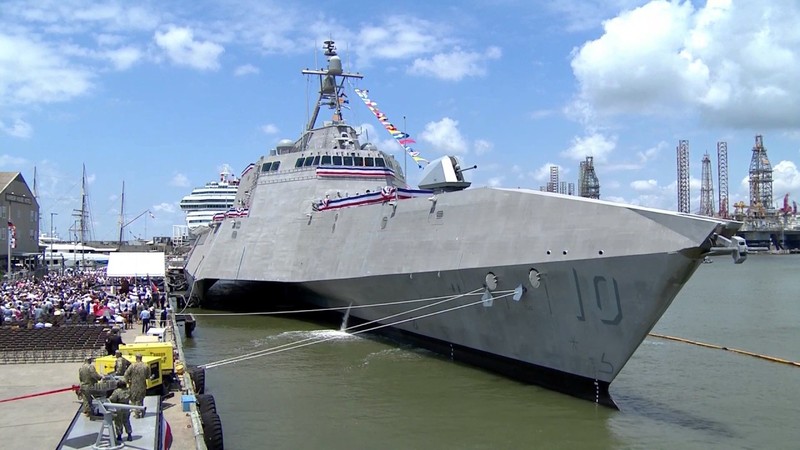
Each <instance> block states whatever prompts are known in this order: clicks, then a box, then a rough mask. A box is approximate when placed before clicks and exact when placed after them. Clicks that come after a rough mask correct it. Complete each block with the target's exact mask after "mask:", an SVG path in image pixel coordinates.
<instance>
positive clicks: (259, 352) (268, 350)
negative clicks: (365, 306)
mask: <svg viewBox="0 0 800 450" xmlns="http://www.w3.org/2000/svg"><path fill="white" fill-rule="evenodd" d="M480 291H482V288H479V289H475V290H473V291H470V292H467V293H464V294H458V295H456V296H449V297H447V298H445V299H444V300H441V301H438V302H436V303H431V304H429V305H425V306H420V307H418V308H415V309H412V310H409V311H406V312H405V313H400V314H395V316H397V315H402V314H408V313H411V312H414V311H418V310H420V309H425V308H430V307H432V306H436V305H439V304H441V303H444V302H447V301H452V300H456V299H459V298H462V297H465V296H467V295H475V294H477V293H478V292H480ZM431 298H434V299H439V298H443V297H431ZM391 317H393V316H388V317H383V318H381V319H375V320H371V321H369V322H366V323H363V324H359V325H353V326H352V327H347V328H345V329H344V330H342V331H348V330H350V329H352V328H357V327H359V326H364V325H368V324H372V323H375V322H379V321H381V320H386V319H388V318H391ZM316 339H317V338H314V337H310V338H305V339H301V340H299V341H294V342H287V343H286V344H281V345H278V346H276V347H270V348H265V349H262V350H257V351H255V352H251V353H245V354H244V355H238V356H232V357H230V358H225V359H222V360H219V361H216V362H213V363H209V364H206V365H204V366H201V367H204V368H208V367H207V366H209V365H211V366H212V367H214V366H216V365H219V364H221V363H228V362H236V361H238V360H239V358H242V357H247V356H254V357H255V356H260V355H261V353H265V354H269V353H270V352H273V351H275V350H278V349H281V348H285V347H291V348H295V346H297V345H299V344H302V343H304V342H308V341H314V340H316Z"/></svg>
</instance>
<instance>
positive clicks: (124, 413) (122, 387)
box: [108, 380, 133, 441]
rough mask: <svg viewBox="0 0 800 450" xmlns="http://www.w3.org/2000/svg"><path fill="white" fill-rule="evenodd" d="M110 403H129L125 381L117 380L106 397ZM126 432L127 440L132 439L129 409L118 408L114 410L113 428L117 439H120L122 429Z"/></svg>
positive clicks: (129, 397) (128, 393)
mask: <svg viewBox="0 0 800 450" xmlns="http://www.w3.org/2000/svg"><path fill="white" fill-rule="evenodd" d="M108 401H109V402H111V403H122V404H126V405H127V404H129V403H130V401H131V393H130V391H128V385H127V384H126V383H125V381H123V380H120V381H118V382H117V388H116V389H114V392H112V393H111V396H110V397H108ZM123 428H124V429H125V432H126V433H128V440H129V441H130V440H133V438H132V437H131V433H132V428H131V411H130V410H129V409H118V410H117V411H114V429H115V430H116V432H117V441H122V430H123Z"/></svg>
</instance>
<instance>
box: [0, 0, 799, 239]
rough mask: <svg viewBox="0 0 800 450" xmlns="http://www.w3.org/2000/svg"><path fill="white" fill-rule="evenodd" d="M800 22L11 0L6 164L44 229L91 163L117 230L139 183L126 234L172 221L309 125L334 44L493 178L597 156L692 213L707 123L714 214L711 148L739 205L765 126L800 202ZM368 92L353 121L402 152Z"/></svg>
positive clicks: (683, 9)
mask: <svg viewBox="0 0 800 450" xmlns="http://www.w3.org/2000/svg"><path fill="white" fill-rule="evenodd" d="M332 5H338V6H339V8H334V7H333V6H332ZM798 23H800V3H798V2H797V1H796V0H776V1H771V2H752V1H736V0H728V1H725V0H710V1H708V2H702V1H694V2H688V1H687V2H681V1H674V2H667V1H657V0H654V1H632V0H631V1H628V0H611V1H601V0H578V1H570V2H563V1H548V0H542V1H516V0H492V1H488V0H486V1H483V0H472V1H469V0H467V1H460V2H457V3H455V2H454V3H447V2H431V1H424V2H423V1H400V2H391V3H389V2H375V1H371V2H323V1H313V0H306V1H302V2H278V1H269V0H261V1H247V0H236V1H225V0H217V1H171V2H160V1H138V2H128V1H88V0H87V1H83V0H56V1H53V0H36V1H15V0H4V1H3V2H2V3H0V170H2V171H20V172H22V173H23V175H24V177H25V179H26V181H27V182H28V184H29V185H32V184H33V178H34V177H33V174H34V167H35V168H36V171H37V184H38V186H37V187H38V191H39V203H40V206H41V216H42V220H41V225H42V226H41V228H42V231H44V232H49V229H50V217H51V214H50V213H57V215H56V216H55V220H54V226H55V228H56V230H57V231H58V232H59V233H60V235H61V237H67V236H68V235H69V232H68V230H69V228H70V225H71V224H72V222H73V220H74V219H73V218H72V217H71V215H72V213H73V210H74V209H75V208H78V207H79V204H80V200H79V197H80V178H81V170H82V169H81V167H82V165H83V164H85V165H86V171H87V174H88V180H89V187H88V193H89V198H90V206H91V213H92V217H93V221H94V236H95V237H96V238H98V239H115V238H116V236H117V235H118V232H119V231H118V229H119V228H118V227H119V224H118V220H119V208H120V199H119V197H120V194H121V190H122V182H123V180H124V182H125V197H126V201H125V210H126V221H130V220H132V219H134V218H135V217H136V216H137V215H139V214H140V213H142V212H144V211H146V210H150V211H151V212H152V214H153V216H154V218H153V217H150V216H149V214H144V215H143V216H142V217H140V218H139V219H136V220H135V221H133V223H131V224H130V225H128V229H127V231H126V236H125V238H126V239H131V238H134V237H150V236H152V235H160V236H168V235H171V233H172V225H174V224H183V223H184V222H183V214H182V213H181V211H180V209H179V208H178V202H179V201H180V199H181V197H183V196H184V195H186V194H188V193H189V192H190V191H191V189H192V188H193V187H195V186H199V185H202V184H204V183H205V182H207V181H210V180H212V179H214V178H215V177H216V176H217V173H218V171H219V169H220V167H221V166H222V165H223V164H229V165H230V166H231V167H232V168H233V170H234V172H236V173H238V172H240V171H241V170H242V169H244V168H245V166H247V164H249V163H250V162H253V161H255V160H256V159H258V157H259V156H260V155H262V154H264V153H267V152H268V151H269V149H270V148H272V147H274V145H275V144H276V143H277V142H278V141H279V140H280V139H285V138H289V139H292V140H294V139H295V138H296V137H297V136H298V134H299V132H300V131H301V129H302V127H303V126H304V124H305V122H306V120H307V105H308V103H307V94H308V93H309V92H310V93H311V94H313V89H311V90H309V89H308V84H307V80H306V78H305V77H304V76H302V75H301V74H300V70H301V69H303V68H318V67H321V66H322V65H323V57H322V56H321V55H320V54H319V48H320V47H321V42H322V41H323V40H326V39H333V40H335V41H336V44H337V47H338V49H339V53H340V55H341V56H342V59H343V61H344V63H345V67H346V69H347V70H350V71H358V72H361V73H363V74H364V75H365V78H364V80H362V81H360V82H359V83H358V87H360V88H362V89H369V92H370V97H371V98H372V99H373V100H374V101H376V102H377V103H378V105H379V108H380V109H381V110H382V111H383V112H384V113H386V115H387V116H388V118H389V119H390V120H391V121H392V122H393V123H394V124H395V125H397V126H398V127H400V128H405V129H406V131H407V132H408V133H410V134H411V135H412V137H413V138H414V139H415V140H416V141H417V143H416V144H415V149H416V150H417V151H419V152H421V153H422V156H425V157H427V158H428V159H431V158H435V157H438V156H441V155H443V154H457V155H459V156H461V157H462V158H463V159H464V160H465V162H466V163H467V164H469V165H472V164H477V165H478V169H477V170H475V171H472V172H471V176H472V181H473V185H474V186H485V185H492V186H504V187H527V188H534V189H538V188H539V186H542V185H544V184H545V183H546V182H547V177H548V175H549V167H550V166H551V165H557V166H559V167H560V179H561V180H562V181H568V182H577V173H578V165H579V161H581V160H583V159H584V157H585V156H588V155H592V156H594V159H595V168H596V172H597V175H598V177H599V179H600V184H601V191H600V192H601V198H603V199H607V200H613V201H620V202H626V203H633V204H641V205H646V206H652V207H658V208H666V209H672V210H675V209H676V208H677V193H676V188H675V185H676V181H675V180H676V163H675V161H676V153H675V147H676V146H677V144H678V140H680V139H688V140H689V145H690V160H691V178H692V183H691V184H692V200H691V206H692V209H693V210H697V209H698V208H699V194H700V181H699V179H700V176H701V163H700V161H701V159H702V156H703V153H705V152H709V154H710V155H711V158H712V161H713V169H712V171H713V174H714V178H715V189H716V175H717V173H716V172H717V170H716V143H717V141H726V142H727V143H728V166H729V169H728V171H729V184H730V197H731V200H732V202H736V201H738V200H744V201H745V202H747V201H748V198H749V197H748V190H747V182H746V178H747V171H748V167H749V165H750V157H751V154H752V147H753V144H754V136H755V135H756V134H761V135H763V136H764V143H765V146H766V148H767V151H768V155H769V159H770V161H771V163H772V166H773V168H774V170H775V172H774V178H775V184H774V189H773V191H774V194H775V197H776V198H777V199H782V197H783V196H784V195H785V194H786V193H790V195H791V197H792V198H793V199H795V200H797V199H798V196H800V173H799V172H798V169H797V161H798V160H800V88H799V87H798V80H800V27H798V26H797V24H798ZM315 55H316V56H315ZM315 57H316V63H315ZM350 106H351V110H350V111H348V115H347V116H346V119H348V120H349V121H350V123H352V124H353V125H355V126H356V127H362V126H363V127H364V129H365V130H367V131H368V133H369V137H370V140H372V141H377V142H378V144H379V145H380V146H381V147H382V148H383V149H385V150H389V151H392V152H395V154H396V155H397V157H398V158H402V153H401V149H400V147H399V146H398V145H397V144H396V143H394V142H393V141H392V140H391V138H390V136H389V135H388V134H387V133H386V132H385V131H384V130H383V129H382V128H381V127H380V125H379V124H378V122H377V121H376V120H375V118H374V117H373V116H372V115H371V113H370V112H369V110H368V109H367V108H366V107H365V106H364V105H363V104H361V103H358V98H356V97H355V96H353V95H351V103H350ZM403 124H404V125H403ZM408 171H409V179H410V181H412V182H417V181H418V180H419V170H418V169H417V168H416V167H414V166H413V164H412V165H410V166H409V169H408ZM715 195H716V194H715ZM778 206H780V205H778Z"/></svg>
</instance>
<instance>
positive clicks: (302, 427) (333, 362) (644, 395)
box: [185, 255, 800, 450]
mask: <svg viewBox="0 0 800 450" xmlns="http://www.w3.org/2000/svg"><path fill="white" fill-rule="evenodd" d="M798 267H800V255H792V256H767V255H763V256H759V255H751V256H750V259H749V260H748V261H747V262H746V263H745V264H743V265H733V263H732V262H731V261H730V259H728V258H723V257H717V258H715V263H714V264H704V265H703V266H702V267H701V268H700V269H699V270H698V272H697V274H696V275H695V276H694V277H693V278H692V280H691V281H690V282H689V283H688V284H687V285H686V287H685V288H684V290H683V291H682V292H681V294H680V295H679V296H678V298H676V300H675V302H674V303H673V305H672V307H671V308H670V309H669V310H668V311H667V313H666V314H665V315H664V317H663V318H662V319H661V321H660V322H659V323H658V325H657V326H656V328H655V329H654V330H653V331H654V332H655V333H661V334H667V335H671V336H679V337H683V338H687V339H692V340H697V341H703V342H708V343H713V344H718V345H723V346H727V347H729V348H737V349H742V350H749V351H753V352H757V353H764V354H768V355H772V356H777V357H781V358H785V359H790V360H793V361H800V294H799V292H800V289H798V287H800V283H798ZM198 312H208V311H205V310H204V311H198ZM338 326H339V323H329V324H322V325H321V324H319V323H314V322H310V321H307V320H303V319H297V318H295V317H289V316H272V317H243V316H236V317H230V316H227V317H219V316H206V317H198V326H197V329H196V330H195V332H194V338H193V339H189V340H186V341H185V342H186V348H185V350H186V354H187V359H189V362H190V363H193V364H203V363H208V362H212V361H218V360H222V359H224V358H228V357H231V356H235V355H240V354H245V353H251V352H254V351H257V350H260V349H266V348H271V347H275V346H277V345H280V344H285V343H290V342H295V341H298V340H301V339H309V338H313V339H328V340H327V341H326V342H325V343H322V344H319V345H310V346H307V347H303V348H299V349H295V350H289V351H283V352H279V353H274V354H271V355H269V356H264V357H260V358H254V359H250V360H247V361H243V362H240V363H236V364H229V365H224V366H219V367H216V368H212V369H209V370H208V371H207V372H206V388H207V392H208V393H211V394H214V397H215V400H216V404H217V408H218V411H219V414H220V417H221V418H222V423H223V429H224V435H225V444H226V447H227V448H230V449H234V450H235V449H248V448H275V449H298V448H328V449H353V448H388V449H394V448H397V449H408V448H414V449H443V448H457V449H498V448H548V449H576V448H581V449H673V448H675V449H764V448H770V449H783V448H786V449H795V448H800V426H798V425H800V367H794V366H787V365H783V364H777V363H773V362H768V361H764V360H760V359H756V358H753V357H750V356H745V355H740V354H736V353H732V352H727V351H722V350H714V349H708V348H702V347H697V346H693V345H689V344H685V343H679V342H673V341H667V340H662V339H657V338H648V339H646V340H645V342H644V343H643V344H642V346H641V347H640V348H639V349H638V350H637V352H636V353H635V354H634V356H633V358H632V359H631V360H630V361H629V362H628V364H627V365H626V367H625V368H624V369H623V370H622V372H621V373H620V375H619V376H618V377H617V379H616V381H614V383H612V385H611V393H612V396H613V397H614V398H615V400H616V401H617V403H618V404H619V407H620V410H619V411H614V410H611V409H608V408H605V407H600V406H596V405H594V404H592V403H590V402H586V401H582V400H577V399H574V398H571V397H569V396H565V395H562V394H558V393H555V392H551V391H547V390H544V389H541V388H538V387H536V386H531V385H526V384H522V383H518V382H515V381H512V380H509V379H506V378H503V377H500V376H497V375H495V374H492V373H490V372H486V371H483V370H480V369H476V368H474V367H471V366H466V365H462V364H458V363H453V362H450V361H448V360H447V359H444V358H442V357H440V356H438V355H434V354H432V353H429V352H427V351H425V350H420V349H417V348H414V347H409V346H401V345H398V344H397V343H394V342H391V341H387V340H383V339H380V338H375V337H364V336H352V335H349V334H347V333H344V332H341V331H336V330H337V329H338ZM325 327H327V328H326V329H323V328H325Z"/></svg>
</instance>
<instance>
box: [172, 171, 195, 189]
mask: <svg viewBox="0 0 800 450" xmlns="http://www.w3.org/2000/svg"><path fill="white" fill-rule="evenodd" d="M169 184H170V186H177V187H189V186H191V184H190V183H189V178H187V177H186V175H184V174H182V173H176V174H175V175H174V176H173V177H172V179H171V180H170V181H169Z"/></svg>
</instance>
